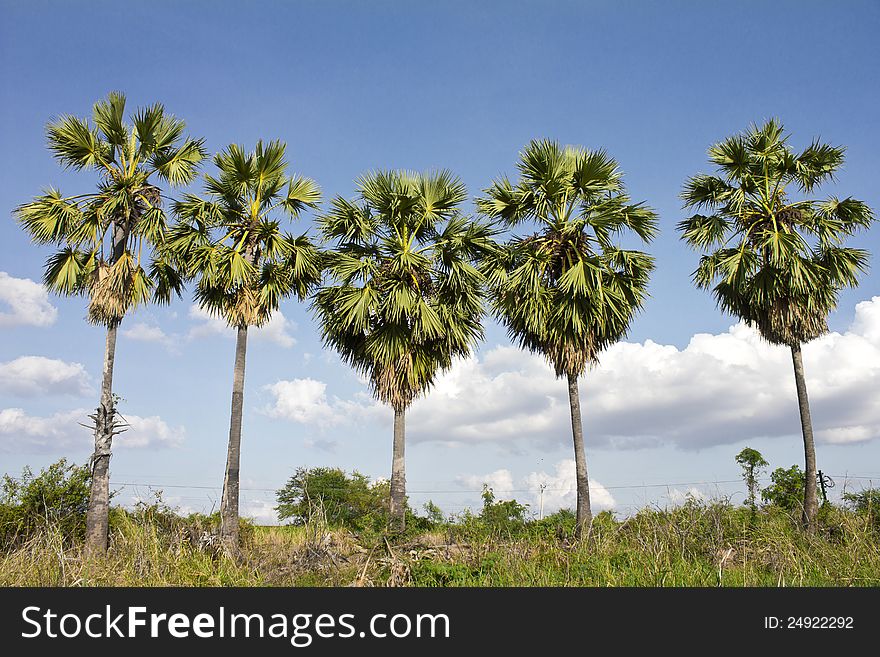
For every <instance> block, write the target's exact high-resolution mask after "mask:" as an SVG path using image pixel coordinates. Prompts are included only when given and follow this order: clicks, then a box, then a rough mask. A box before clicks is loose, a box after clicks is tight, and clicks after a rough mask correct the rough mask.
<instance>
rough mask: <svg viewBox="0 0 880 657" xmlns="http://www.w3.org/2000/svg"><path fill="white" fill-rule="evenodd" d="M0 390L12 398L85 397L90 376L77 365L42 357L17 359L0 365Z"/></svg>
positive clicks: (88, 388)
mask: <svg viewBox="0 0 880 657" xmlns="http://www.w3.org/2000/svg"><path fill="white" fill-rule="evenodd" d="M0 391H3V392H5V393H8V394H11V395H17V396H22V397H31V396H36V395H41V396H43V395H85V394H88V393H90V392H91V391H92V390H91V386H90V385H89V375H88V373H87V372H86V369H85V367H83V366H82V365H81V364H80V363H67V362H65V361H63V360H57V359H54V358H44V357H43V356H20V357H19V358H16V359H15V360H11V361H9V362H8V363H0Z"/></svg>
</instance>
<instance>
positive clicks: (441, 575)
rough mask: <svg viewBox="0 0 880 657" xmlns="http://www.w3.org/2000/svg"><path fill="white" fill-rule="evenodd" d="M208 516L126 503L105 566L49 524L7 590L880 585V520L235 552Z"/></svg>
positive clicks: (716, 523) (716, 518)
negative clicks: (813, 527)
mask: <svg viewBox="0 0 880 657" xmlns="http://www.w3.org/2000/svg"><path fill="white" fill-rule="evenodd" d="M209 520H210V519H206V518H205V517H204V516H201V517H191V518H181V517H179V516H176V515H174V514H173V513H170V512H169V511H167V510H163V509H161V508H158V507H148V508H146V509H141V510H140V511H138V512H135V513H132V512H125V511H122V510H121V509H115V510H114V514H113V518H112V523H111V524H112V531H111V541H110V550H109V552H108V554H107V556H106V558H102V559H91V560H90V559H88V558H86V556H85V553H84V550H83V546H82V543H81V541H78V540H73V541H71V540H69V539H67V538H65V536H64V535H63V534H62V533H61V531H60V530H59V529H58V528H57V527H55V526H53V524H52V523H44V524H43V525H42V526H41V527H40V528H39V529H38V530H37V531H35V532H33V533H32V535H30V536H29V537H28V538H27V539H26V540H22V541H19V542H18V543H17V544H16V545H15V546H14V547H9V548H7V549H6V550H2V549H0V585H3V586H650V587H654V586H880V525H878V523H877V518H876V517H875V516H874V515H872V514H870V513H868V514H865V513H856V512H853V511H850V510H845V509H843V508H838V507H831V506H829V507H827V508H826V509H824V511H823V518H822V523H821V529H820V531H819V532H818V533H817V534H815V535H808V534H805V533H804V532H803V531H802V530H801V529H800V528H799V527H798V524H797V522H795V520H794V519H793V518H792V517H790V516H789V515H788V514H787V513H785V512H784V511H781V510H779V509H776V508H774V507H769V508H766V509H762V510H759V511H758V512H757V513H752V512H751V511H750V510H748V509H746V508H742V507H733V506H731V505H729V504H727V503H724V502H715V503H699V502H695V501H691V502H688V503H686V504H684V505H683V506H680V507H676V508H672V509H668V510H661V509H645V510H643V511H641V512H640V513H638V514H637V515H635V516H633V517H631V518H628V519H625V520H617V519H615V518H614V517H613V516H612V515H611V514H609V513H607V512H606V513H602V514H599V515H598V516H597V517H596V519H595V521H594V523H593V526H592V528H591V531H590V532H589V535H588V536H587V537H586V538H584V539H583V540H581V541H579V542H576V541H573V540H571V539H570V538H568V537H569V536H570V529H571V524H570V521H571V518H570V516H568V515H566V514H564V513H561V514H556V515H554V516H551V517H549V518H546V519H544V520H542V521H531V522H524V523H523V522H514V523H511V522H503V523H490V522H486V520H485V519H483V518H480V517H478V516H467V517H465V518H462V519H459V520H458V521H457V522H455V523H443V524H435V525H433V526H431V528H430V529H424V530H422V531H414V530H410V532H409V533H408V534H407V535H406V536H402V537H397V538H396V539H393V540H392V539H390V538H389V537H386V536H383V535H381V534H377V533H370V532H367V533H355V532H351V531H348V530H345V529H340V528H330V527H328V526H327V525H326V524H325V523H323V522H321V521H319V520H316V521H314V522H310V523H308V524H307V525H305V526H298V527H293V526H283V527H253V526H250V525H248V524H244V525H243V531H242V547H241V554H240V555H239V556H236V557H231V556H229V555H227V554H226V553H225V552H224V551H223V550H222V549H221V548H220V547H219V543H218V542H217V540H216V533H215V526H214V525H212V524H211V523H210V522H209Z"/></svg>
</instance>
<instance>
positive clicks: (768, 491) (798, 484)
mask: <svg viewBox="0 0 880 657" xmlns="http://www.w3.org/2000/svg"><path fill="white" fill-rule="evenodd" d="M770 481H771V482H772V483H771V484H770V485H769V486H768V487H767V488H765V489H764V490H762V491H761V499H763V500H764V502H765V503H767V504H773V505H775V506H778V507H779V508H781V509H785V510H786V511H794V510H795V509H797V508H799V507H802V506H803V504H804V486H805V482H806V478H805V475H804V472H803V471H802V470H801V469H800V468H799V467H798V466H796V465H793V466H791V467H790V468H789V469H788V470H786V469H785V468H776V469H775V470H774V471H773V472H772V474H771V475H770Z"/></svg>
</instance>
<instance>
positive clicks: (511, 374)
mask: <svg viewBox="0 0 880 657" xmlns="http://www.w3.org/2000/svg"><path fill="white" fill-rule="evenodd" d="M804 360H805V368H806V372H807V384H808V389H809V394H810V402H811V407H812V410H813V419H814V426H815V430H816V437H817V439H818V440H819V441H824V442H828V443H837V444H845V443H856V442H863V441H866V440H871V439H874V438H877V437H880V398H878V397H877V395H876V394H875V393H876V390H878V389H880V297H874V298H873V299H872V300H871V301H865V302H862V303H859V304H858V305H857V306H856V310H855V318H854V321H853V323H852V326H851V328H850V330H849V331H847V332H845V333H830V334H828V335H826V336H823V337H822V338H820V339H818V340H815V341H814V342H811V343H810V344H808V345H806V346H805V347H804ZM581 397H582V401H581V404H582V412H583V415H584V424H585V432H586V434H587V442H588V444H589V445H591V446H596V445H603V446H611V447H618V448H629V447H632V448H636V447H643V446H652V445H659V444H669V443H671V444H674V445H677V446H678V447H681V448H684V449H698V448H702V447H706V446H710V445H718V444H729V443H735V442H738V441H740V440H744V439H749V438H756V437H765V436H766V437H774V436H786V435H792V434H797V433H799V431H800V425H799V416H798V413H797V405H796V393H795V387H794V381H793V374H792V365H791V355H790V353H789V351H788V349H786V348H784V347H778V346H773V345H770V344H768V343H766V342H765V341H763V340H762V339H761V338H760V337H759V336H758V335H757V333H756V332H755V331H753V330H752V329H750V328H748V327H747V326H745V325H743V324H737V325H735V326H732V327H731V328H730V329H729V330H728V331H727V332H726V333H722V334H720V335H710V334H697V335H695V336H693V338H692V339H691V340H690V342H689V344H688V345H687V346H686V347H685V348H684V349H677V348H676V347H674V346H670V345H661V344H657V343H655V342H653V341H651V340H647V341H646V342H644V343H641V344H634V343H628V342H621V343H618V344H616V345H614V346H613V347H611V348H610V349H609V350H608V351H607V352H606V353H605V354H603V357H602V363H601V365H599V366H598V367H596V368H595V369H594V370H592V371H590V372H588V373H587V374H586V375H585V376H584V377H583V378H582V380H581ZM411 422H412V425H413V426H421V427H428V429H427V431H419V432H414V433H413V439H414V440H416V441H418V440H438V441H440V440H442V441H450V440H454V441H458V442H477V441H507V440H515V439H520V438H523V439H529V440H538V441H556V442H561V443H564V444H567V443H568V441H569V436H568V431H569V429H568V422H569V417H568V400H567V390H566V386H565V385H564V383H563V382H562V381H559V380H557V379H556V378H555V377H554V375H553V372H552V370H551V369H550V368H549V366H547V364H546V363H545V362H544V361H543V360H542V359H541V358H540V357H538V356H535V355H533V354H527V353H524V352H522V351H520V350H519V349H516V348H514V347H509V346H504V347H496V348H495V349H492V350H490V351H489V352H488V353H486V354H485V355H484V356H483V358H482V359H478V358H476V357H472V358H470V359H467V360H464V361H460V362H458V363H457V364H456V365H455V366H454V367H453V368H452V369H451V370H450V371H449V372H447V373H445V374H444V375H442V376H441V377H440V379H439V381H438V384H437V387H436V389H435V390H433V391H432V392H431V393H430V394H429V395H428V396H427V397H425V398H424V399H421V400H419V401H417V402H416V403H415V404H414V405H413V409H412V413H411ZM432 426H433V427H437V428H436V429H434V430H433V431H432V430H431V429H430V427H432Z"/></svg>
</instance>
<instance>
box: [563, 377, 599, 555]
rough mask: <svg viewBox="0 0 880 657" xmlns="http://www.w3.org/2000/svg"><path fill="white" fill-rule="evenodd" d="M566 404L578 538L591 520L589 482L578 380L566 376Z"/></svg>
mask: <svg viewBox="0 0 880 657" xmlns="http://www.w3.org/2000/svg"><path fill="white" fill-rule="evenodd" d="M568 403H569V405H570V406H571V436H572V438H573V440H574V463H575V475H576V478H577V526H576V528H575V537H576V538H580V537H581V534H582V533H583V530H584V527H588V526H589V525H590V523H591V522H592V520H593V513H592V511H591V510H590V480H589V479H588V478H587V457H586V454H585V452H584V426H583V423H582V422H581V399H580V395H579V394H578V378H577V375H575V374H569V375H568Z"/></svg>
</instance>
